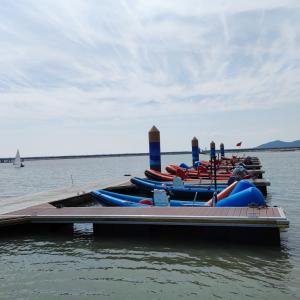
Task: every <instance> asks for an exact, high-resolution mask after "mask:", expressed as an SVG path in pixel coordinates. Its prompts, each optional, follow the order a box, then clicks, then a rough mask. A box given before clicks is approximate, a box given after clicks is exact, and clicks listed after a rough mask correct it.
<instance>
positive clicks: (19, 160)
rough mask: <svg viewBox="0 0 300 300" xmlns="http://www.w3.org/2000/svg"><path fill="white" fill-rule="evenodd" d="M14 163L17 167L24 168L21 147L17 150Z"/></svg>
mask: <svg viewBox="0 0 300 300" xmlns="http://www.w3.org/2000/svg"><path fill="white" fill-rule="evenodd" d="M13 165H14V166H15V167H16V168H23V167H24V164H23V163H22V161H21V157H20V152H19V149H18V150H17V154H16V157H15V159H14V162H13Z"/></svg>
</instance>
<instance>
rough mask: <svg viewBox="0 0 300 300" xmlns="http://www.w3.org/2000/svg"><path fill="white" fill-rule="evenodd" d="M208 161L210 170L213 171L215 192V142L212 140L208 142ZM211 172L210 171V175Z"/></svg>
mask: <svg viewBox="0 0 300 300" xmlns="http://www.w3.org/2000/svg"><path fill="white" fill-rule="evenodd" d="M210 163H211V171H212V170H213V171H214V183H215V192H217V166H216V144H215V142H214V141H212V142H211V143H210ZM212 174H213V173H212V172H211V175H212Z"/></svg>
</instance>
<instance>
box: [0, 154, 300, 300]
mask: <svg viewBox="0 0 300 300" xmlns="http://www.w3.org/2000/svg"><path fill="white" fill-rule="evenodd" d="M259 157H260V158H261V160H262V162H263V165H264V168H265V170H266V175H267V177H269V178H270V180H271V182H272V186H271V188H270V192H271V197H270V201H271V203H273V204H276V205H281V206H283V207H284V208H285V211H286V213H287V215H288V217H289V219H290V220H291V228H290V229H289V231H288V237H287V239H285V240H284V241H283V243H282V245H281V247H263V246H260V247H258V246H256V245H252V246H249V245H247V246H246V245H236V244H225V243H218V242H215V243H212V242H203V241H196V240H195V241H187V240H180V241H179V240H169V239H166V238H158V239H152V238H151V239H149V238H146V237H143V238H139V237H100V236H97V237H95V236H94V235H93V231H92V227H91V225H89V224H80V225H79V224H78V225H77V224H76V226H75V232H74V234H73V235H72V234H66V235H63V234H62V235H59V236H55V235H53V234H50V233H44V234H42V233H38V234H26V235H25V236H19V237H18V236H13V237H10V238H8V237H1V238H0V255H1V260H0V270H1V273H0V299H19V298H26V299H53V298H56V299H60V298H64V297H65V298H70V297H71V296H72V299H73V298H75V299H82V298H83V297H85V298H84V299H86V298H88V299H99V298H101V299H102V298H104V299H105V298H111V299H137V298H141V299H179V298H183V299H218V298H219V299H247V298H252V299H253V298H254V299H272V300H273V299H295V298H296V295H297V292H299V287H298V286H299V279H298V278H299V277H300V272H299V266H300V263H299V257H300V256H299V245H300V241H299V234H298V232H299V231H300V230H299V229H300V226H299V220H298V213H299V207H300V206H299V203H298V202H299V195H300V191H299V186H300V185H299V183H300V182H299V180H300V179H299V171H300V170H299V164H297V162H299V158H300V153H298V152H297V153H260V154H259ZM140 159H141V158H137V162H138V164H140V167H141V166H142V167H143V166H144V165H146V163H147V162H144V165H143V164H142V163H141V161H140ZM145 159H146V158H145ZM167 159H168V160H169V161H170V162H171V161H177V162H181V161H187V159H189V156H181V157H177V159H175V158H174V157H172V156H169V157H168V158H167ZM79 161H80V160H79ZM274 161H276V164H274ZM131 163H132V162H131ZM286 164H287V165H289V167H287V166H286ZM108 165H111V164H108ZM27 166H28V165H26V167H27ZM102 167H103V165H102ZM78 168H79V169H80V171H79V173H78V174H81V175H78V174H77V175H76V173H75V171H74V174H75V176H76V177H77V178H80V176H83V175H82V174H88V172H87V173H85V172H83V170H84V168H85V167H78ZM120 169H121V168H120ZM136 169H137V171H141V170H138V167H136ZM121 171H123V170H121ZM121 171H120V170H119V171H118V172H121ZM40 172H42V171H41V170H40ZM109 172H112V171H111V170H110V171H109ZM124 173H125V172H124ZM110 174H111V173H110ZM75 176H74V177H75ZM87 176H89V178H90V179H94V178H92V177H93V176H95V177H96V176H100V175H99V173H97V174H92V173H90V174H88V175H87ZM14 180H15V181H17V179H16V178H15V179H14ZM23 180H24V183H23V184H24V185H25V186H26V180H25V179H23ZM40 180H41V181H42V179H40ZM291 182H293V184H290V183H291ZM5 189H6V192H5V193H6V194H8V193H9V189H8V188H7V187H6V188H5ZM29 189H30V187H27V190H29Z"/></svg>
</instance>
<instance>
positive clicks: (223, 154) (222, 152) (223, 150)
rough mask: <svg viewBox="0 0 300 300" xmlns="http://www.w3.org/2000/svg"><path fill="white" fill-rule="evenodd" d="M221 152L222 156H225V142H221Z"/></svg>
mask: <svg viewBox="0 0 300 300" xmlns="http://www.w3.org/2000/svg"><path fill="white" fill-rule="evenodd" d="M220 152H221V158H223V157H225V149H224V144H223V143H221V144H220Z"/></svg>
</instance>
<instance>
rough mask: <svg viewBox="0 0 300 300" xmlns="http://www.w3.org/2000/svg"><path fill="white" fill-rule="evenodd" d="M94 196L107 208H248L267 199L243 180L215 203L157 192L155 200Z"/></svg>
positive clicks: (105, 193)
mask: <svg viewBox="0 0 300 300" xmlns="http://www.w3.org/2000/svg"><path fill="white" fill-rule="evenodd" d="M91 194H92V196H93V197H94V198H95V199H96V200H97V201H98V202H99V203H100V204H101V205H105V206H123V207H124V206H125V207H150V206H171V207H211V206H216V207H246V206H256V207H257V206H264V205H266V202H265V198H264V196H263V195H262V193H261V192H260V191H259V190H258V189H257V188H256V187H254V186H253V184H252V183H250V182H249V181H245V180H242V181H240V182H235V183H233V184H232V185H231V186H229V187H227V188H226V189H225V190H224V191H223V192H221V193H220V194H219V195H218V196H217V199H216V200H215V201H216V203H214V200H213V199H210V200H209V201H207V202H199V201H182V200H169V199H168V197H167V195H166V193H165V192H164V191H161V190H155V193H154V197H153V198H145V197H138V196H130V195H124V194H119V193H114V192H110V191H105V190H97V191H94V192H92V193H91Z"/></svg>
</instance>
